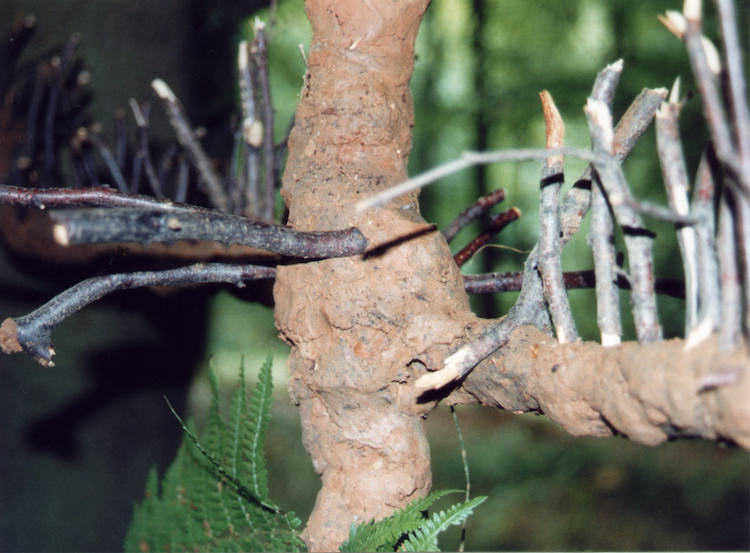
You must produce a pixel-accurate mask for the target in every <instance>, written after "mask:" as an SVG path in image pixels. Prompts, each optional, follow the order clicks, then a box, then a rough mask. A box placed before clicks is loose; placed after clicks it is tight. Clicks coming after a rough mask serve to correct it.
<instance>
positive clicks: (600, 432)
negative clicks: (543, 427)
mask: <svg viewBox="0 0 750 553" xmlns="http://www.w3.org/2000/svg"><path fill="white" fill-rule="evenodd" d="M748 397H750V363H749V362H748V356H747V352H746V351H735V352H733V353H732V354H731V355H722V354H721V352H720V351H719V348H718V344H717V341H716V340H715V339H709V340H706V341H705V342H704V343H703V344H702V346H701V348H700V350H699V351H697V350H693V351H690V352H686V351H685V348H684V342H683V341H681V340H671V341H666V342H659V343H652V344H637V343H634V342H628V343H624V344H621V345H619V346H616V347H611V348H604V347H602V346H600V345H599V344H595V343H591V342H589V343H572V344H557V343H555V341H554V340H553V339H551V338H550V337H549V336H547V335H545V334H544V333H542V332H540V331H539V330H537V329H535V328H532V327H525V328H517V329H515V330H514V331H513V333H512V335H511V336H510V340H509V341H508V343H507V344H506V345H505V347H503V348H502V349H500V350H498V351H497V352H496V353H494V354H493V355H492V357H490V358H488V359H486V360H484V361H482V362H481V363H480V364H479V365H478V366H477V367H476V368H475V370H474V371H472V373H471V374H470V375H469V376H467V378H466V380H465V381H464V382H463V386H462V387H461V388H460V389H459V390H457V391H456V392H454V393H453V394H452V395H451V396H449V402H453V403H479V404H481V405H491V406H497V407H501V408H503V409H508V410H511V411H513V412H516V413H524V412H535V413H544V414H545V415H546V416H548V417H549V418H550V419H552V420H553V421H555V422H557V423H558V424H560V425H562V426H563V427H564V428H565V429H566V430H567V431H568V432H570V433H571V434H573V435H576V436H611V435H612V434H615V433H616V434H623V435H625V436H627V437H628V438H629V439H631V440H634V441H637V442H641V443H644V444H649V445H655V444H659V443H661V442H664V441H665V440H668V439H670V438H677V437H702V438H706V439H711V440H717V439H725V440H730V441H732V442H735V443H737V444H738V445H740V446H742V447H744V448H749V449H750V402H748V401H747V398H748Z"/></svg>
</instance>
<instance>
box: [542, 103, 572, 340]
mask: <svg viewBox="0 0 750 553" xmlns="http://www.w3.org/2000/svg"><path fill="white" fill-rule="evenodd" d="M539 96H540V98H541V101H542V109H543V111H544V121H545V124H546V126H547V139H546V146H547V148H549V149H553V148H559V147H560V146H562V145H563V144H564V143H565V124H564V123H563V120H562V117H560V112H559V111H558V110H557V106H556V105H555V102H554V100H553V99H552V96H551V95H550V93H549V92H547V91H546V90H544V91H542V92H541V93H540V94H539ZM563 161H564V158H563V156H551V157H549V158H548V159H547V160H546V161H545V162H544V165H543V167H542V176H541V184H540V188H541V190H540V193H539V204H540V207H539V256H538V263H539V272H540V273H541V277H542V289H543V291H544V297H545V299H546V301H547V305H548V306H549V310H550V315H551V316H552V322H553V324H554V325H555V332H556V334H557V341H558V342H560V343H561V344H565V343H568V342H574V341H575V340H577V339H578V332H577V330H576V323H575V320H574V319H573V313H572V312H571V310H570V303H569V302H568V296H567V295H566V293H565V285H564V283H563V276H562V260H561V255H562V245H561V244H560V212H559V201H560V185H561V183H562V182H563V181H564V177H563Z"/></svg>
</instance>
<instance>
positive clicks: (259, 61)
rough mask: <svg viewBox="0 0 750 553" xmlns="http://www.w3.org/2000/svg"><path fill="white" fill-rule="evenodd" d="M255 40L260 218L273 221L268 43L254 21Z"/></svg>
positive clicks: (263, 24)
mask: <svg viewBox="0 0 750 553" xmlns="http://www.w3.org/2000/svg"><path fill="white" fill-rule="evenodd" d="M253 28H254V31H255V40H254V41H253V46H254V47H255V51H254V52H253V58H254V60H255V63H256V65H257V68H258V81H259V82H258V84H259V85H260V93H261V98H262V100H263V102H262V104H261V116H262V117H263V145H262V151H263V166H264V170H265V172H264V177H265V183H264V189H263V192H264V201H263V212H262V217H263V219H265V220H266V221H273V208H274V192H275V191H276V174H275V171H274V167H275V166H276V164H275V160H274V155H275V148H274V141H273V104H272V102H271V81H270V79H269V75H268V43H267V40H266V30H265V23H263V22H262V21H261V20H260V19H256V20H255V23H254V25H253Z"/></svg>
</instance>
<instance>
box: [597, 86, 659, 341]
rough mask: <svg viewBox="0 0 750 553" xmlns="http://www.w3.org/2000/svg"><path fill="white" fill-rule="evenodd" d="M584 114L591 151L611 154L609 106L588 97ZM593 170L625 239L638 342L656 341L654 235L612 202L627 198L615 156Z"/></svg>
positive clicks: (625, 187) (611, 134) (637, 217)
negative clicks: (590, 141) (592, 147)
mask: <svg viewBox="0 0 750 553" xmlns="http://www.w3.org/2000/svg"><path fill="white" fill-rule="evenodd" d="M584 113H586V118H587V119H588V122H589V130H590V132H591V137H592V141H593V145H594V151H595V152H596V153H598V154H599V155H601V156H607V155H608V154H611V153H612V151H613V150H612V143H613V139H614V130H613V128H612V116H611V113H610V110H609V107H608V106H607V105H606V104H605V103H604V102H602V101H600V100H596V99H594V98H589V99H588V101H587V102H586V107H585V108H584ZM594 167H595V169H596V172H597V173H598V175H599V179H600V182H601V184H602V187H603V188H604V190H605V191H606V193H607V197H608V198H609V200H610V203H611V205H612V208H613V210H614V213H615V217H616V218H617V223H618V224H619V225H620V227H621V228H622V231H623V234H624V237H625V247H626V248H627V250H628V261H629V266H630V273H631V279H632V285H633V290H632V293H631V302H632V305H633V319H634V320H635V329H636V335H637V336H638V341H639V342H642V343H647V342H655V341H658V340H660V339H661V326H660V325H659V318H658V312H657V309H656V296H655V293H654V266H653V258H652V253H651V244H652V240H653V235H652V234H651V233H650V232H649V231H648V230H646V229H645V228H644V226H643V223H642V221H641V218H640V216H639V215H638V214H637V213H636V212H635V211H634V210H632V209H631V208H629V207H628V206H626V205H623V204H620V205H618V204H617V202H616V201H615V200H614V198H618V197H619V198H623V197H627V196H628V195H629V192H628V187H627V183H626V182H625V177H624V175H623V174H622V169H621V168H620V166H619V164H618V163H617V162H616V160H615V158H614V156H611V157H610V158H609V159H606V157H605V161H603V162H602V161H599V160H597V161H594Z"/></svg>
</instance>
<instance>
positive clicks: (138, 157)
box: [130, 98, 164, 198]
mask: <svg viewBox="0 0 750 553" xmlns="http://www.w3.org/2000/svg"><path fill="white" fill-rule="evenodd" d="M130 108H131V109H132V110H133V116H134V118H135V124H136V141H137V145H136V153H135V158H134V162H136V163H139V164H140V165H139V169H140V167H141V166H142V167H143V168H144V169H145V170H146V179H147V180H148V183H149V186H150V187H151V191H152V192H153V194H154V196H156V197H157V198H162V197H164V194H163V193H162V191H161V188H160V187H159V178H158V177H157V175H156V171H155V170H154V164H153V163H152V162H151V149H150V148H149V144H148V127H149V117H150V115H151V106H150V104H144V105H143V106H139V105H138V102H136V101H135V99H133V98H131V99H130ZM139 178H140V170H138V171H133V184H132V187H131V191H132V192H137V191H138V183H139Z"/></svg>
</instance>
